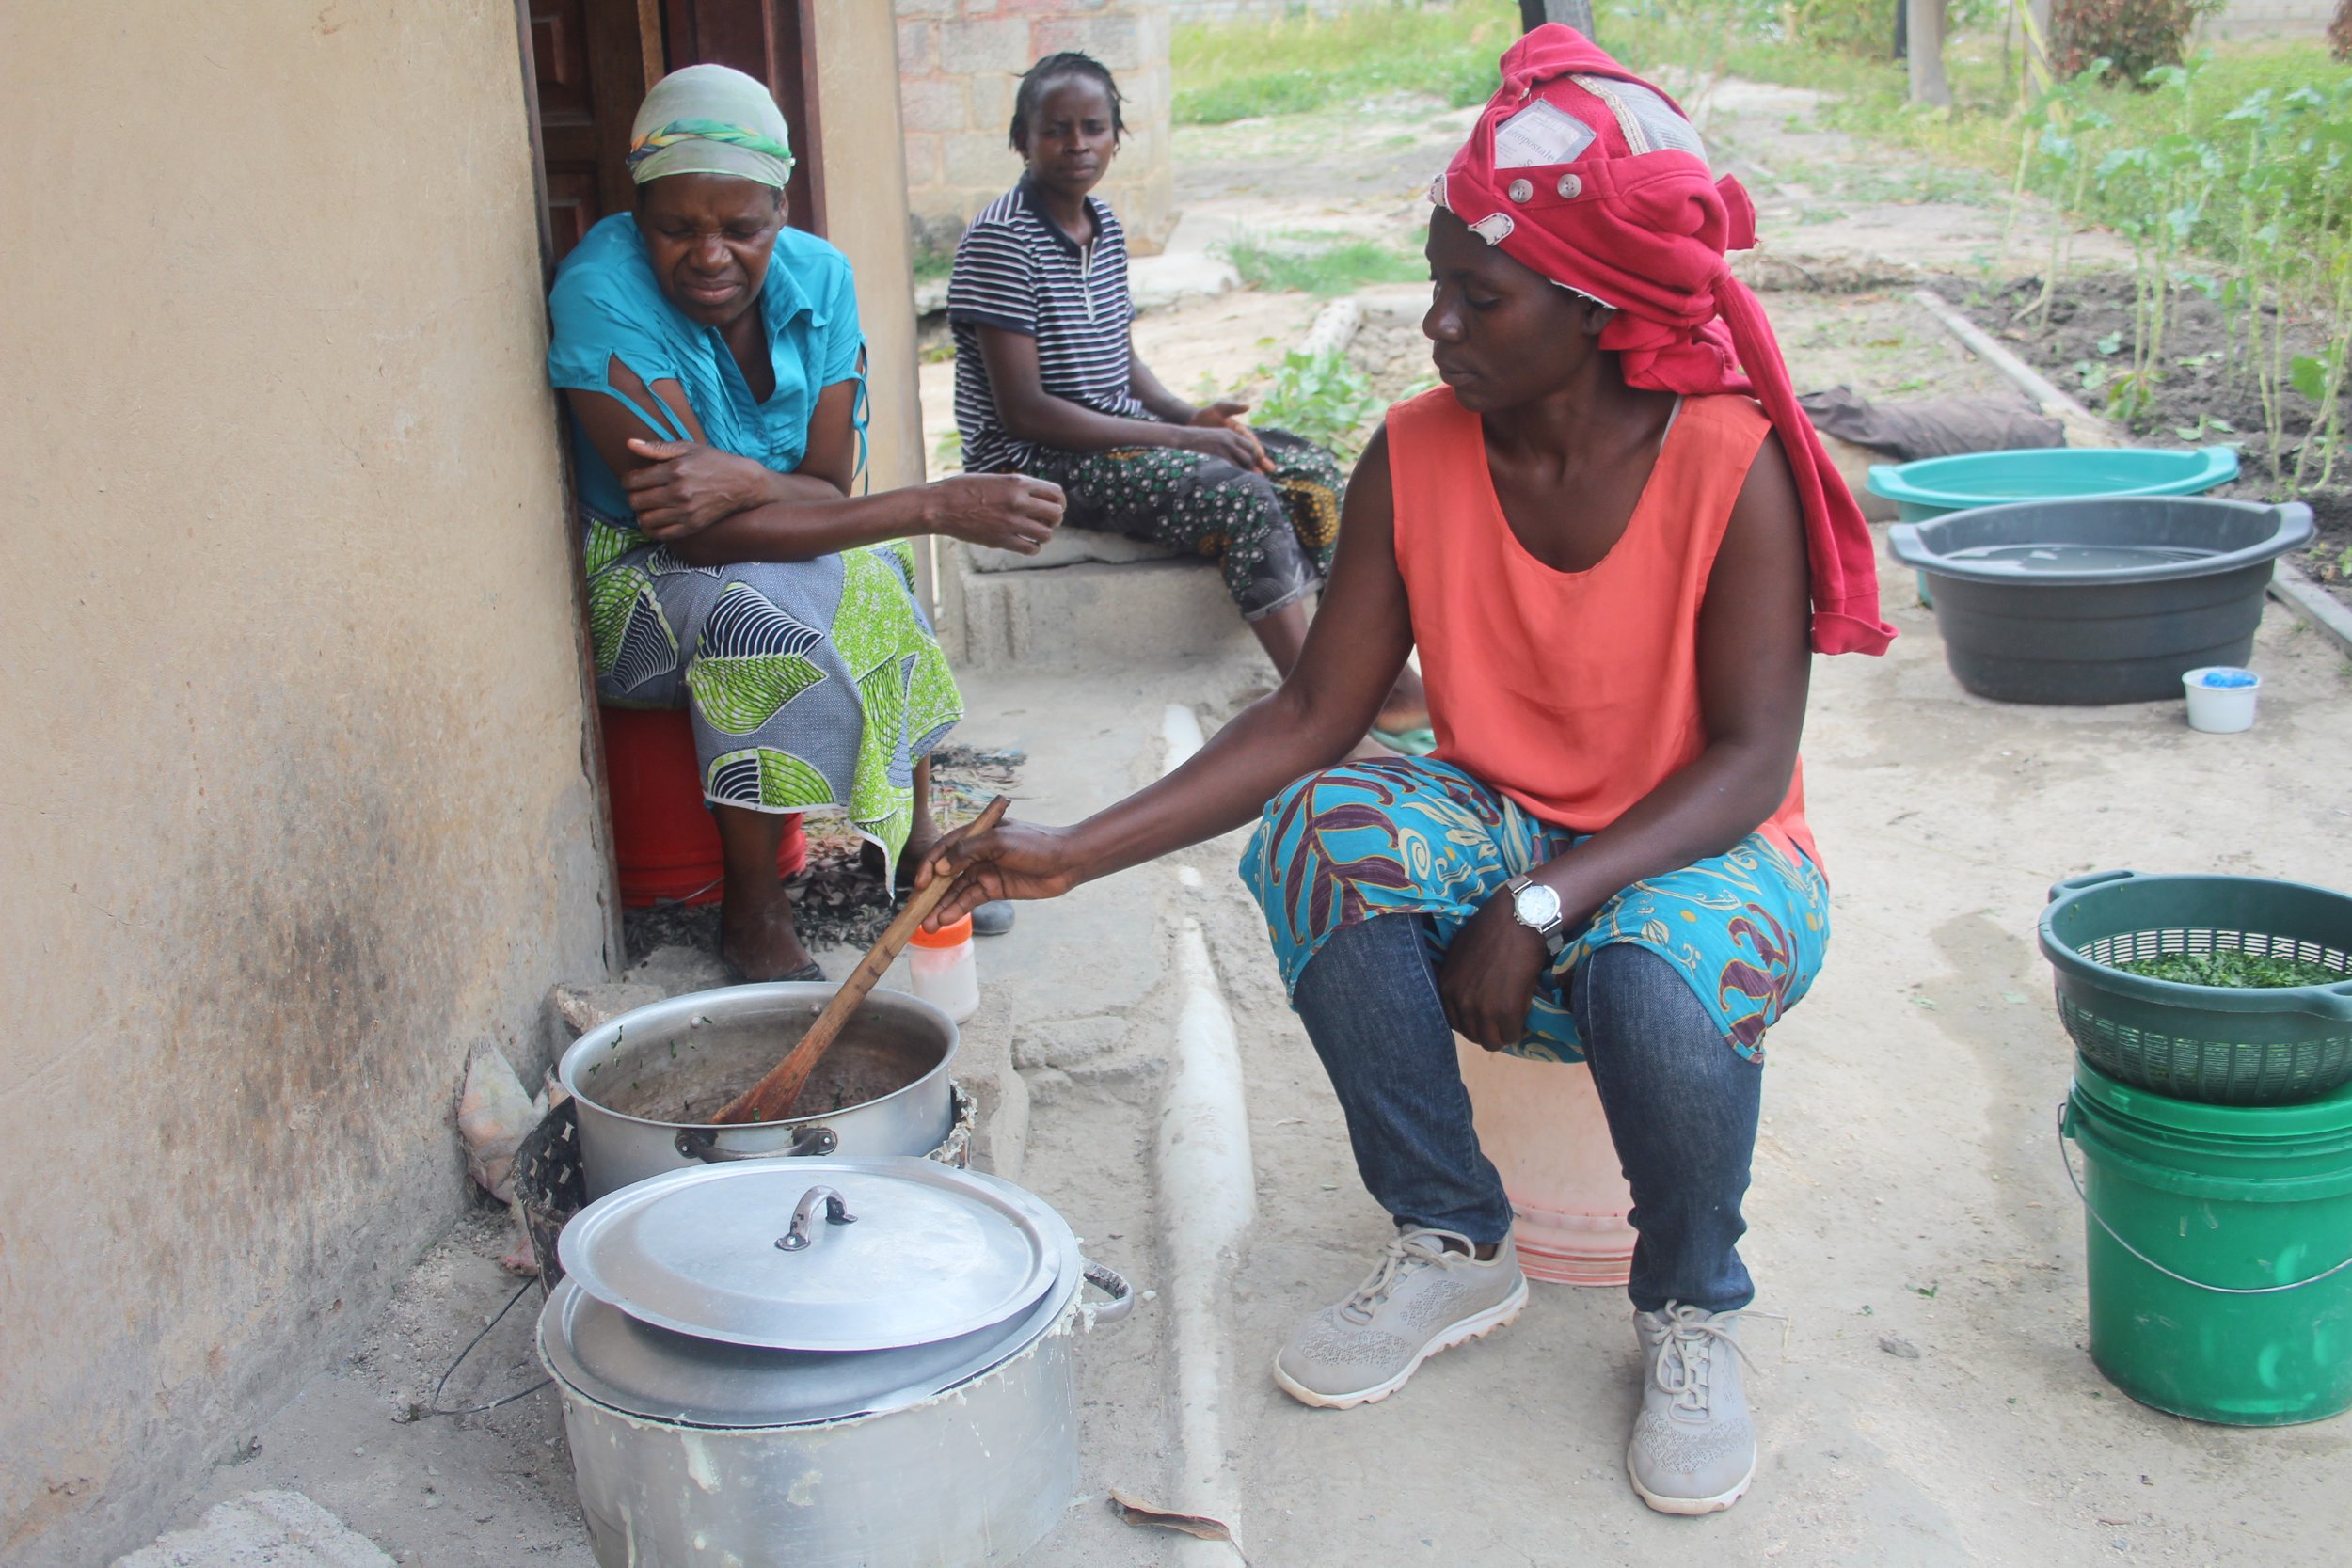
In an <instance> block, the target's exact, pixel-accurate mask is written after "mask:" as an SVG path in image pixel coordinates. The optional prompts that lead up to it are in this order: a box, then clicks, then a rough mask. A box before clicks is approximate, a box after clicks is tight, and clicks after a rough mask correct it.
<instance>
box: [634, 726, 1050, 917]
mask: <svg viewBox="0 0 2352 1568" xmlns="http://www.w3.org/2000/svg"><path fill="white" fill-rule="evenodd" d="M1027 761H1028V756H1027V754H1026V753H1025V752H1019V751H1002V750H992V749H988V748H984V747H977V746H942V747H940V748H939V750H937V751H935V752H932V753H931V815H932V816H935V817H937V818H938V819H939V823H940V826H942V827H944V828H953V827H955V826H957V825H958V824H960V823H963V822H969V821H970V820H971V819H972V818H973V817H975V816H978V815H979V814H980V808H981V807H982V806H985V805H986V804H988V802H989V800H991V798H993V797H994V796H997V795H1006V794H1009V793H1011V791H1012V789H1013V787H1014V785H1015V784H1018V783H1019V781H1020V777H1021V768H1022V765H1023V764H1025V763H1026V762H1027ZM802 823H803V826H804V827H805V828H806V830H807V832H808V864H807V867H806V868H805V869H803V871H802V872H801V874H800V875H799V876H797V877H794V878H792V879H790V880H789V881H788V882H787V883H786V884H785V887H786V891H787V892H788V893H789V894H790V895H792V918H793V922H794V924H795V925H797V926H798V927H800V931H801V941H802V942H805V943H806V944H807V945H808V947H809V949H810V950H811V951H812V952H814V951H817V950H819V949H824V948H836V947H870V946H871V945H873V942H874V940H875V939H876V938H877V937H879V936H881V935H882V927H885V926H887V925H889V924H890V916H891V912H892V911H894V910H896V909H897V908H898V899H897V897H896V896H895V895H893V894H892V893H891V891H890V889H889V887H888V885H887V884H886V883H885V881H884V879H883V878H882V872H881V870H880V865H879V857H878V856H869V855H868V854H867V853H866V841H865V840H864V839H863V838H861V837H859V836H858V832H857V830H856V829H854V828H852V827H851V826H850V821H849V818H848V817H847V816H843V815H841V814H840V813H838V812H834V813H830V814H828V815H825V816H818V815H816V814H815V813H811V814H809V815H808V816H804V817H803V818H802ZM621 927H622V931H623V934H624V935H625V936H626V938H627V940H628V958H629V962H631V963H636V962H638V961H639V960H640V959H642V958H644V957H645V956H646V955H647V954H649V953H651V952H653V951H655V950H656V949H657V948H661V947H672V946H677V947H691V948H692V949H694V950H695V951H696V952H701V953H716V952H718V951H719V906H718V904H717V903H716V902H715V901H714V902H711V903H708V904H696V905H687V904H658V905H656V906H654V907H653V908H651V909H645V910H630V911H628V912H627V913H626V914H624V915H623V916H622V919H621Z"/></svg>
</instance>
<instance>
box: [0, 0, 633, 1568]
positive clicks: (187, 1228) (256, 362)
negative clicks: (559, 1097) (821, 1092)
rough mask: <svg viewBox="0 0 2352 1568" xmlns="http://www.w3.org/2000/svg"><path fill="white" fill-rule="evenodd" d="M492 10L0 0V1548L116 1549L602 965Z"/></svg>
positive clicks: (370, 1256) (349, 1309) (273, 1374)
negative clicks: (3, 653) (471, 1104)
mask: <svg viewBox="0 0 2352 1568" xmlns="http://www.w3.org/2000/svg"><path fill="white" fill-rule="evenodd" d="M517 61H518V56H517V50H516V38H515V10H514V8H513V7H512V6H511V5H509V4H507V3H505V0H329V3H326V4H324V5H322V4H321V3H320V0H242V3H240V4H237V5H233V6H223V5H215V4H209V3H204V0H79V3H77V4H66V3H64V0H24V3H20V4H13V5H9V6H7V7H5V8H0V103H8V105H9V117H8V118H9V121H10V150H9V155H8V158H7V159H5V160H0V225H4V226H5V234H6V238H5V243H0V300H5V301H6V302H7V304H6V306H5V308H4V309H0V364H5V365H6V366H7V367H8V374H7V376H6V378H5V381H4V382H0V387H4V388H5V389H4V390H0V400H5V405H6V410H7V417H6V419H5V420H0V473H5V475H6V477H5V479H4V480H0V562H4V563H5V569H0V624H5V626H6V627H7V646H8V662H7V672H6V677H5V689H6V696H5V698H0V976H5V981H0V983H4V984H5V987H6V990H5V993H4V994H5V997H6V1008H5V1013H6V1017H7V1019H8V1026H7V1028H6V1029H5V1030H0V1107H4V1108H5V1114H6V1117H7V1125H6V1129H5V1131H0V1561H5V1562H7V1563H8V1564H10V1565H11V1568H63V1565H67V1564H72V1565H73V1568H87V1565H89V1564H93V1563H103V1562H106V1561H109V1560H112V1558H113V1556H114V1554H115V1553H116V1552H117V1551H119V1550H121V1549H124V1548H126V1547H129V1546H133V1545H136V1544H143V1543H144V1542H145V1541H146V1540H147V1539H149V1538H150V1537H151V1534H152V1533H153V1531H154V1529H155V1528H156V1527H157V1526H158V1525H159V1524H160V1522H161V1515H162V1513H163V1512H164V1511H165V1510H166V1509H167V1508H168V1506H169V1504H170V1502H171V1500H172V1499H173V1498H174V1497H176V1496H178V1495H180V1494H181V1492H182V1491H183V1488H184V1487H185V1485H186V1484H187V1482H188V1481H189V1480H190V1479H191V1478H192V1477H193V1476H194V1475H195V1474H196V1473H198V1472H199V1470H200V1468H201V1467H202V1466H203V1465H206V1464H209V1463H211V1462H212V1461H214V1460H215V1459H217V1458H219V1457H222V1456H223V1455H224V1454H225V1453H226V1452H227V1451H228V1448H229V1445H230V1443H231V1442H232V1441H233V1440H234V1438H235V1436H236V1435H237V1434H238V1433H242V1432H243V1431H245V1430H247V1429H246V1428H245V1427H243V1426H241V1425H240V1424H239V1423H240V1421H241V1420H244V1419H247V1418H250V1416H251V1415H252V1413H254V1412H256V1411H258V1410H261V1409H264V1408H267V1407H268V1406H270V1405H272V1404H274V1403H275V1402H277V1401H278V1400H279V1399H282V1397H283V1396H284V1395H285V1394H286V1393H287V1392H289V1391H291V1389H292V1388H293V1387H294V1386H295V1385H297V1384H298V1383H299V1382H300V1381H301V1380H302V1379H303V1378H305V1377H307V1376H309V1375H310V1374H311V1373H312V1372H314V1371H315V1370H318V1369H319V1368H320V1367H321V1366H323V1365H324V1364H325V1363H326V1358H327V1357H328V1356H329V1355H331V1354H334V1352H335V1351H336V1349H337V1347H338V1345H339V1343H340V1341H341V1338H342V1336H344V1335H345V1334H346V1333H348V1332H349V1331H350V1330H352V1329H354V1328H356V1327H357V1326H358V1324H359V1323H361V1322H363V1321H364V1320H365V1319H366V1318H367V1317H368V1316H369V1315H370V1314H371V1312H372V1311H373V1309H374V1307H376V1306H378V1305H379V1304H380V1302H381V1300H382V1298H383V1296H384V1295H385V1293H386V1291H388V1290H389V1286H390V1284H391V1283H392V1282H393V1281H394V1280H396V1279H397V1278H398V1277H399V1275H400V1274H401V1272H402V1271H403V1270H404V1269H405V1267H406V1265H407V1264H408V1263H409V1262H410V1261H411V1260H412V1259H414V1258H415V1257H416V1255H417V1254H418V1253H419V1252H420V1251H421V1248H422V1247H423V1246H424V1245H425V1244H426V1243H428V1242H429V1241H430V1239H431V1238H432V1237H433V1236H434V1235H436V1234H437V1232H438V1231H439V1230H440V1229H441V1228H442V1227H444V1226H445V1225H446V1224H447V1222H448V1220H449V1219H450V1217H451V1216H452V1215H453V1213H454V1212H456V1206H457V1205H458V1203H459V1202H460V1201H462V1197H461V1191H462V1188H461V1183H462V1173H461V1169H460V1163H459V1157H458V1153H457V1148H456V1143H455V1140H454V1137H453V1132H452V1131H451V1127H450V1099H451V1094H452V1091H453V1088H454V1087H455V1085H456V1083H457V1079H458V1075H459V1072H460V1069H461V1067H462V1064H463V1060H464V1057H465V1054H466V1052H467V1049H468V1047H469V1043H470V1042H471V1041H473V1040H475V1039H477V1038H485V1037H486V1038H492V1039H499V1040H506V1041H514V1040H517V1039H519V1038H520V1037H523V1036H524V1035H525V1033H526V1031H527V1030H529V1029H530V1028H531V1026H532V1021H533V1019H534V1017H535V1013H536V1007H537V1004H538V1001H539V998H540V997H541V995H542V994H543V993H544V991H545V990H546V988H547V986H548V984H549V983H550V982H551V981H553V980H555V979H558V978H561V977H565V976H580V975H587V976H593V975H595V974H598V973H599V972H600V971H601V970H602V968H603V963H604V957H605V955H604V953H603V951H602V942H603V933H604V930H605V922H604V915H603V911H602V906H601V902H600V901H601V898H602V896H603V882H604V873H603V850H602V848H601V847H600V844H599V841H598V832H599V830H598V828H597V825H596V806H595V796H594V793H593V791H592V789H591V787H590V784H589V779H588V777H587V775H586V773H585V771H584V769H583V744H582V742H583V730H582V726H583V721H584V718H585V711H586V710H585V708H584V705H583V702H582V696H581V681H580V655H579V643H578V625H579V623H578V618H577V615H576V612H575V608H574V594H575V589H574V586H573V574H574V567H573V565H572V562H571V560H570V546H569V543H568V538H567V529H566V527H565V525H564V520H563V516H562V497H561V495H560V489H559V484H560V481H559V471H558V467H557V460H556V447H555V442H554V439H553V436H552V424H551V420H552V405H551V402H550V399H549V395H548V391H547V389H546V383H545V377H544V373H543V372H542V369H541V355H542V352H543V334H544V330H545V329H544V325H543V324H544V314H543V309H542V304H541V299H540V293H539V270H538V260H537V250H536V230H535V219H534V216H533V209H532V170H531V163H530V147H529V141H528V137H527V128H526V124H525V119H524V109H523V98H522V92H521V85H520V83H521V77H520V68H519V66H518V63H517Z"/></svg>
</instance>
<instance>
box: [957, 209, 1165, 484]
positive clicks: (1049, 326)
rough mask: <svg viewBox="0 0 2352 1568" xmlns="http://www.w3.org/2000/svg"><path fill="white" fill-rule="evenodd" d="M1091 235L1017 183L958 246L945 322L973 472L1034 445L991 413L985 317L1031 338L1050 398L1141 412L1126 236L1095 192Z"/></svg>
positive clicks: (1004, 464) (1012, 464) (1107, 410)
mask: <svg viewBox="0 0 2352 1568" xmlns="http://www.w3.org/2000/svg"><path fill="white" fill-rule="evenodd" d="M1087 208H1088V210H1089V212H1091V213H1092V214H1094V243H1093V244H1092V245H1088V246H1084V247H1081V246H1080V245H1078V243H1077V242H1076V241H1074V240H1073V239H1072V238H1071V237H1070V236H1069V235H1067V234H1065V233H1063V232H1062V231H1061V230H1060V229H1059V228H1058V227H1057V225H1056V224H1055V222H1054V220H1053V219H1052V218H1050V217H1048V216H1046V215H1045V210H1044V208H1043V207H1042V206H1041V204H1040V202H1039V199H1038V197H1037V193H1036V191H1035V189H1034V188H1033V187H1032V186H1031V185H1030V183H1029V182H1028V181H1027V180H1025V179H1024V180H1023V181H1022V182H1021V183H1019V184H1017V185H1015V186H1014V187H1013V188H1012V189H1011V190H1009V191H1007V192H1006V193H1005V194H1004V195H1002V196H1000V197H998V198H996V199H995V200H994V201H992V202H990V203H989V204H988V206H987V208H986V209H985V210H983V211H982V212H981V214H980V215H979V216H978V217H976V218H974V219H973V220H972V227H971V228H969V229H967V230H964V231H963V239H962V241H961V243H960V244H958V245H957V246H956V266H955V271H954V273H953V274H952V275H950V277H948V279H947V321H948V323H949V325H952V326H953V327H954V328H955V334H956V426H957V428H958V429H960V430H961V431H962V432H963V466H964V467H965V468H966V469H967V470H969V471H970V472H973V473H991V472H996V471H1000V470H1003V469H1008V468H1012V469H1017V468H1019V467H1022V466H1023V465H1024V464H1025V463H1026V462H1027V461H1028V458H1029V454H1030V453H1031V452H1032V451H1035V450H1036V448H1035V446H1034V445H1033V444H1032V443H1030V442H1027V441H1022V440H1016V439H1015V438H1014V437H1013V436H1012V435H1011V434H1010V433H1009V432H1008V431H1007V430H1006V429H1005V428H1004V426H1003V425H1002V424H1001V423H1000V422H999V421H998V420H997V417H996V400H995V398H994V396H993V395H992V394H991V392H990V390H989V385H988V366H987V364H986V363H985V362H984V361H983V360H982V359H981V357H980V334H979V329H980V328H981V327H983V326H999V327H1003V328H1004V329H1005V330H1006V331H1008V332H1018V333H1020V334H1022V335H1023V336H1024V337H1028V338H1035V339H1036V340H1037V368H1038V375H1039V379H1040V380H1041V382H1042V383H1043V384H1044V388H1045V390H1046V391H1047V392H1048V393H1049V394H1051V395H1052V396H1054V397H1057V398H1068V399H1069V400H1070V401H1071V402H1073V403H1078V404H1085V405H1086V406H1087V407H1089V408H1091V409H1094V410H1095V411H1097V412H1098V413H1104V414H1115V415H1119V416H1121V417H1123V418H1126V419H1148V418H1149V417H1150V416H1149V415H1147V414H1146V413H1145V412H1144V408H1143V404H1140V403H1137V402H1136V398H1135V394H1134V393H1132V392H1130V391H1129V390H1128V389H1127V370H1128V340H1127V326H1128V324H1129V323H1130V322H1132V321H1133V320H1134V319H1135V314H1136V308H1135V302H1134V299H1133V298H1132V297H1131V296H1130V295H1129V293H1128V292H1127V239H1126V236H1125V235H1124V234H1123V233H1121V232H1120V227H1119V219H1118V218H1116V217H1114V216H1113V215H1112V214H1111V210H1110V208H1109V207H1108V206H1106V205H1104V203H1103V202H1101V201H1098V200H1096V199H1095V198H1093V197H1090V196H1089V197H1088V198H1087Z"/></svg>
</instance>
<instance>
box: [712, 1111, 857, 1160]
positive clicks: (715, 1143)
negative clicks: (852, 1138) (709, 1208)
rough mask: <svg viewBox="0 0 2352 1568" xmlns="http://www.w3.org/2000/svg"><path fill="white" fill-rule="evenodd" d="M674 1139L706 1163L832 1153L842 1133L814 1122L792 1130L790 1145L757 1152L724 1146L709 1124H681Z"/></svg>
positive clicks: (837, 1146)
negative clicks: (688, 1125)
mask: <svg viewBox="0 0 2352 1568" xmlns="http://www.w3.org/2000/svg"><path fill="white" fill-rule="evenodd" d="M671 1142H672V1143H673V1145H674V1146H675V1148H676V1149H677V1151H678V1152H679V1153H680V1154H683V1155H685V1156H686V1157H687V1158H688V1159H689V1160H700V1161H702V1162H703V1164H708V1165H716V1164H725V1163H726V1162H727V1161H729V1160H789V1159H791V1158H792V1157H793V1156H795V1155H809V1156H816V1155H823V1154H831V1153H832V1152H833V1151H834V1149H836V1148H840V1147H841V1134H840V1133H838V1132H834V1130H833V1129H832V1128H830V1127H826V1126H824V1125H822V1124H820V1123H817V1122H811V1123H809V1124H808V1125H807V1126H805V1127H803V1128H802V1129H801V1130H800V1131H798V1132H794V1133H793V1134H792V1147H791V1148H771V1149H765V1150H761V1151H759V1152H756V1153H755V1152H753V1151H750V1150H747V1149H740V1148H720V1147H719V1134H718V1133H717V1132H715V1131H714V1130H712V1129H710V1128H707V1127H681V1128H679V1129H678V1134H677V1136H676V1137H675V1138H674V1139H672V1140H671Z"/></svg>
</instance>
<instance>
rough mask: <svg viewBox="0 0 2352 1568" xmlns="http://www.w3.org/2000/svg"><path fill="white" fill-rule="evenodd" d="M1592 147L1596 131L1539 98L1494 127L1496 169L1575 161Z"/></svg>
mask: <svg viewBox="0 0 2352 1568" xmlns="http://www.w3.org/2000/svg"><path fill="white" fill-rule="evenodd" d="M1592 145H1593V128H1592V127H1591V126H1589V125H1587V124H1585V123H1584V122H1583V121H1582V120H1581V119H1577V118H1576V117H1575V116H1574V115H1572V114H1570V113H1568V111H1567V110H1565V109H1563V108H1561V107H1560V106H1559V105H1558V104H1555V103H1549V102H1547V101H1546V100H1544V99H1541V98H1538V99H1537V100H1535V102H1534V103H1530V104H1529V105H1528V106H1527V107H1526V108H1524V109H1521V110H1520V111H1519V112H1518V114H1515V115H1513V116H1512V117H1511V118H1510V119H1506V120H1504V121H1503V122H1502V124H1501V125H1499V126H1497V127H1496V128H1495V167H1497V168H1541V167H1543V166H1545V165H1547V164H1565V163H1572V162H1574V161H1575V159H1576V158H1577V156H1578V155H1579V154H1581V152H1582V151H1583V150H1585V149H1586V148H1588V147H1590V146H1592Z"/></svg>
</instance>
